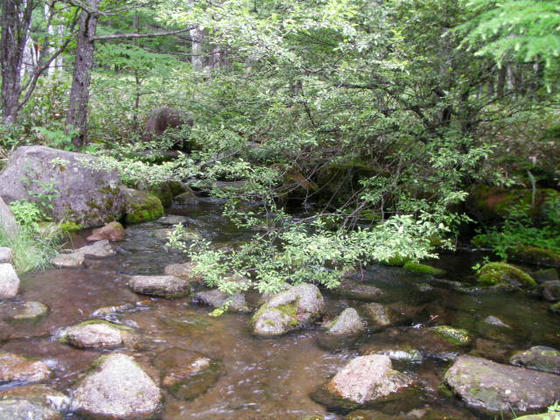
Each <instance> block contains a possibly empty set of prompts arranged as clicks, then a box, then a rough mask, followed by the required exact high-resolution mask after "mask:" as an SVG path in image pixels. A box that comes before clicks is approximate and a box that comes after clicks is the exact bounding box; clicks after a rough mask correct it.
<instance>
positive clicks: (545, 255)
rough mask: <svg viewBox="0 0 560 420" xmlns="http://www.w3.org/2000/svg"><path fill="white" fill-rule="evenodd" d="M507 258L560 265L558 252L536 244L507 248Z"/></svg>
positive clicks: (526, 262) (516, 260)
mask: <svg viewBox="0 0 560 420" xmlns="http://www.w3.org/2000/svg"><path fill="white" fill-rule="evenodd" d="M508 259H510V260H511V261H515V262H519V263H523V264H535V265H541V266H545V267H560V252H558V251H556V250H553V249H547V248H539V247H536V246H517V247H515V248H512V249H510V250H508Z"/></svg>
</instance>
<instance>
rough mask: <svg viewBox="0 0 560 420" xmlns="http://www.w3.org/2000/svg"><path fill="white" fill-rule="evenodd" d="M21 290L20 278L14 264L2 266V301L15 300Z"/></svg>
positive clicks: (0, 295)
mask: <svg viewBox="0 0 560 420" xmlns="http://www.w3.org/2000/svg"><path fill="white" fill-rule="evenodd" d="M18 290H19V277H18V275H17V273H16V270H14V267H13V266H12V264H7V263H4V264H0V299H7V298H13V297H14V296H16V295H17V293H18Z"/></svg>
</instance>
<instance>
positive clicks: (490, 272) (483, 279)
mask: <svg viewBox="0 0 560 420" xmlns="http://www.w3.org/2000/svg"><path fill="white" fill-rule="evenodd" d="M478 281H479V282H480V283H482V284H486V285H490V286H492V285H497V284H508V285H513V286H524V287H535V286H536V285H537V283H536V282H535V280H534V279H533V278H532V277H531V276H530V275H529V274H527V273H526V272H525V271H523V270H521V269H520V268H517V267H515V266H513V265H510V264H506V263H501V262H493V263H488V264H486V265H485V266H484V267H482V268H481V269H480V272H479V273H478Z"/></svg>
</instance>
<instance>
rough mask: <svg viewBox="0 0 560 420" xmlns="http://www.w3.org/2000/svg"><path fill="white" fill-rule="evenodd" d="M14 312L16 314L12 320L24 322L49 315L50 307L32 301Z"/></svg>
mask: <svg viewBox="0 0 560 420" xmlns="http://www.w3.org/2000/svg"><path fill="white" fill-rule="evenodd" d="M14 312H15V313H14V315H13V316H12V319H15V320H19V321H22V320H29V319H37V318H39V317H42V316H45V315H47V314H48V312H49V307H48V306H47V305H45V304H44V303H41V302H37V301H34V300H30V301H28V302H25V303H24V304H23V305H21V307H18V308H17V309H16V310H15V311H14Z"/></svg>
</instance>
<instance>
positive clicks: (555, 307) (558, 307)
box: [548, 302, 560, 314]
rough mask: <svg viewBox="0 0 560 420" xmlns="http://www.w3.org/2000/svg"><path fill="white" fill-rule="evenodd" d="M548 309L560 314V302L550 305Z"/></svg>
mask: <svg viewBox="0 0 560 420" xmlns="http://www.w3.org/2000/svg"><path fill="white" fill-rule="evenodd" d="M548 309H549V310H550V311H551V312H554V313H555V314H560V302H556V303H554V304H552V305H550V307H549V308H548Z"/></svg>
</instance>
